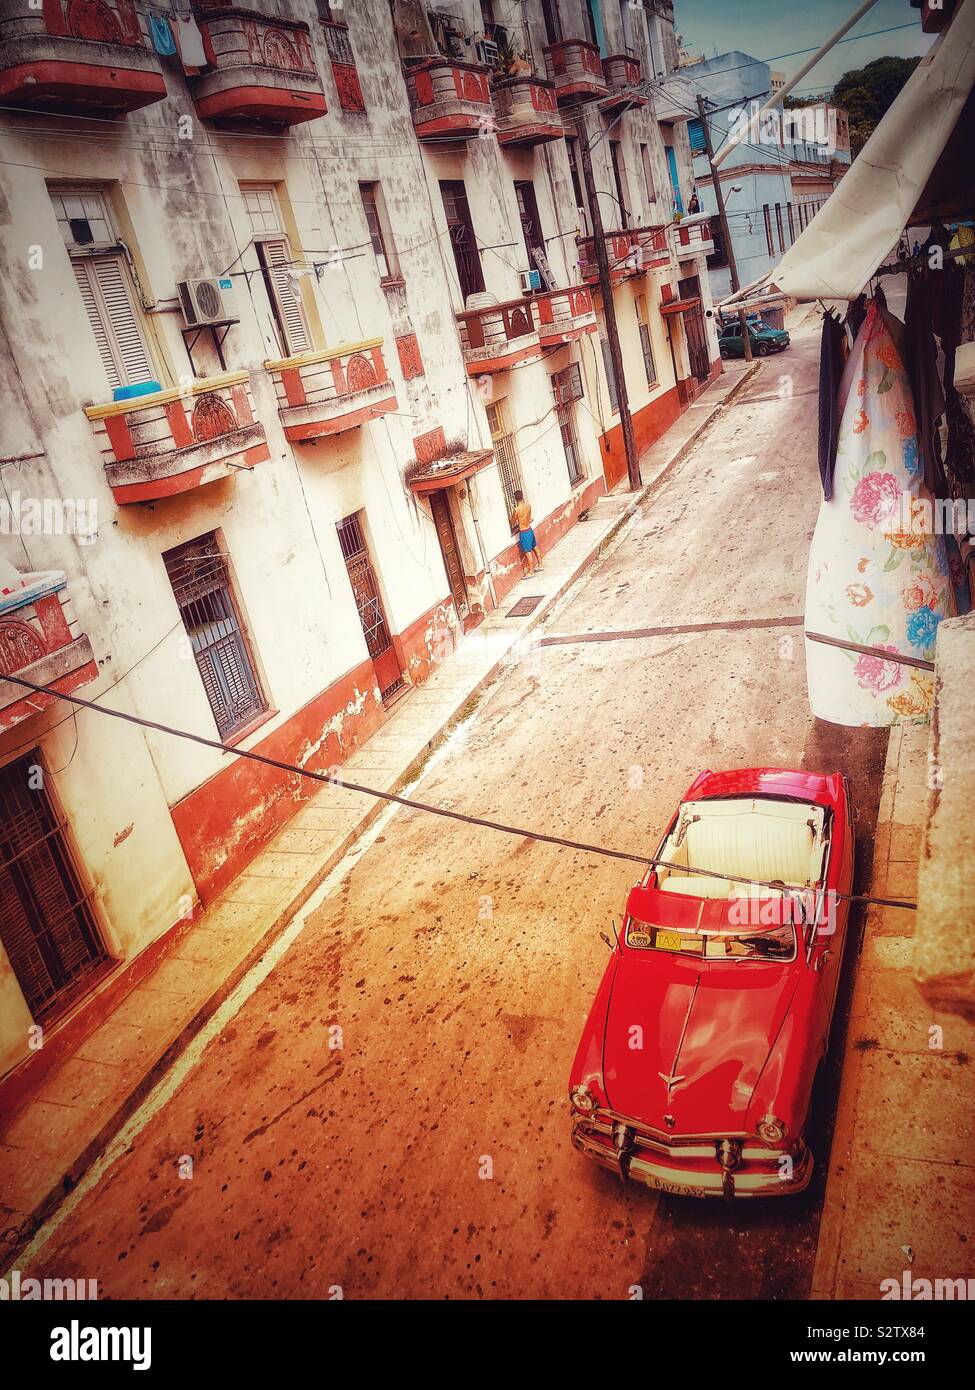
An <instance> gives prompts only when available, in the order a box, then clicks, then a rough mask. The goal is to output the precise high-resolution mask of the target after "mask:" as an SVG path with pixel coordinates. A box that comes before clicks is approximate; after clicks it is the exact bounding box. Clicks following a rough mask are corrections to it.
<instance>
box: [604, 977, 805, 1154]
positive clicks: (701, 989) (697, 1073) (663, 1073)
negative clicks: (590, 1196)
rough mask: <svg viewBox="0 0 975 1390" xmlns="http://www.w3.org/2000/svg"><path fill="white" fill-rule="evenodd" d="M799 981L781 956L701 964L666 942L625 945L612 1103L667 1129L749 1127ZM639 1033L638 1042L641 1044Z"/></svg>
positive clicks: (609, 1031) (617, 994) (610, 1044)
mask: <svg viewBox="0 0 975 1390" xmlns="http://www.w3.org/2000/svg"><path fill="white" fill-rule="evenodd" d="M797 984H798V976H797V975H796V973H795V971H794V970H793V969H791V968H790V966H789V965H788V964H783V963H780V962H769V963H768V964H766V963H764V962H758V961H743V962H742V963H741V964H738V965H725V964H723V963H714V964H700V963H695V962H692V961H689V960H687V959H686V958H685V959H680V958H679V957H676V956H672V955H670V954H668V953H667V952H664V951H652V952H651V951H648V952H646V953H645V954H641V955H640V956H639V957H637V956H635V955H633V954H630V953H626V954H625V955H624V956H623V958H622V959H621V960H620V962H619V965H618V968H617V971H616V978H615V981H614V983H613V992H612V995H611V996H610V1001H609V1009H608V1012H607V1016H606V1032H605V1038H604V1047H603V1076H604V1081H605V1087H606V1096H607V1099H608V1101H609V1104H610V1107H611V1108H612V1109H613V1110H615V1111H616V1112H617V1113H619V1114H621V1115H625V1116H627V1117H628V1118H629V1119H632V1120H636V1121H639V1122H641V1123H643V1124H645V1125H649V1126H651V1127H652V1128H653V1129H657V1130H661V1131H662V1132H663V1133H665V1134H673V1135H681V1134H716V1135H722V1134H734V1133H736V1132H737V1133H740V1132H743V1131H745V1130H746V1129H747V1128H748V1126H747V1124H746V1118H745V1117H746V1113H747V1110H748V1105H749V1102H750V1100H751V1097H752V1092H753V1091H754V1089H755V1085H756V1083H757V1081H758V1078H759V1076H760V1075H761V1072H762V1069H763V1067H764V1066H765V1063H766V1061H767V1060H768V1056H769V1053H770V1051H771V1049H772V1045H773V1043H774V1042H775V1039H776V1037H777V1036H778V1033H779V1029H780V1028H781V1027H782V1023H783V1021H784V1019H785V1017H786V1014H787V1013H788V1010H789V1005H790V1004H791V1002H792V999H793V996H794V995H795V992H796V988H797ZM635 1028H639V1029H640V1030H641V1033H636V1032H635V1031H634V1029H635ZM641 1036H642V1048H640V1047H637V1046H636V1045H635V1043H636V1041H638V1040H640V1039H641ZM665 1116H670V1117H672V1120H673V1123H672V1124H669V1123H668V1122H667V1120H666V1119H665V1118H664V1117H665Z"/></svg>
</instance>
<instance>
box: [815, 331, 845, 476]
mask: <svg viewBox="0 0 975 1390" xmlns="http://www.w3.org/2000/svg"><path fill="white" fill-rule="evenodd" d="M845 344H846V334H845V332H844V330H843V325H842V324H841V323H840V321H839V319H837V318H834V317H833V314H832V312H831V311H830V310H827V312H826V313H825V314H824V315H823V339H822V344H821V348H820V353H819V476H820V478H821V479H822V482H823V496H824V497H825V498H826V501H827V502H828V501H829V500H830V498H831V497H832V496H833V468H834V466H835V464H836V443H837V437H838V435H839V430H840V410H839V405H838V399H837V398H838V396H839V391H840V378H841V377H842V375H843V367H844V364H845V362H846V353H845V352H844V347H845Z"/></svg>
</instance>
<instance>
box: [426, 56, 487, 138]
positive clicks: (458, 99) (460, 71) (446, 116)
mask: <svg viewBox="0 0 975 1390" xmlns="http://www.w3.org/2000/svg"><path fill="white" fill-rule="evenodd" d="M404 75H405V78H406V90H407V92H408V94H409V98H410V110H411V111H412V112H413V129H414V131H415V133H416V138H417V139H418V140H421V141H425V140H432V141H435V142H440V141H443V140H469V139H471V137H472V136H475V135H478V134H480V132H481V131H484V130H486V131H488V132H491V131H493V130H494V106H493V104H492V102H491V89H490V86H489V83H488V75H489V70H488V69H487V68H486V67H483V66H481V65H480V64H478V63H461V62H457V61H455V60H454V59H453V58H425V59H423V60H422V61H421V62H420V63H417V64H414V65H412V66H410V67H408V68H407V69H406V70H405V73H404Z"/></svg>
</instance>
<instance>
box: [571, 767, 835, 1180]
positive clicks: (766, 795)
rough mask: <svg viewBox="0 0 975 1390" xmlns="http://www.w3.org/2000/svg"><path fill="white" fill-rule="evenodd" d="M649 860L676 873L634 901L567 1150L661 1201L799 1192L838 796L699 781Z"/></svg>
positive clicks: (596, 1006) (748, 781)
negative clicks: (665, 1195)
mask: <svg viewBox="0 0 975 1390" xmlns="http://www.w3.org/2000/svg"><path fill="white" fill-rule="evenodd" d="M655 858H656V859H658V860H663V861H666V863H668V864H670V865H672V866H673V867H671V868H664V867H662V866H661V867H658V868H652V869H651V870H650V871H649V872H648V873H647V874H646V875H645V877H644V878H643V880H642V881H641V882H640V883H639V884H638V885H637V886H636V887H635V888H633V889H632V890H631V892H630V895H629V899H628V901H627V905H626V915H625V918H624V922H623V931H622V934H621V936H620V937H618V938H617V940H616V942H610V943H609V944H610V945H611V947H612V957H611V959H610V962H609V965H608V966H607V968H606V973H605V975H604V976H603V980H602V983H601V985H600V986H599V990H598V992H597V994H596V998H595V1001H594V1003H593V1006H592V1011H591V1013H590V1015H589V1019H588V1021H587V1023H586V1027H585V1030H584V1032H583V1034H582V1039H581V1041H580V1043H579V1048H578V1051H577V1053H576V1059H575V1063H574V1065H573V1068H572V1075H571V1077H570V1082H569V1101H570V1105H571V1109H572V1142H573V1144H574V1145H575V1146H576V1148H577V1149H580V1150H581V1151H582V1152H583V1153H585V1154H588V1155H589V1156H590V1157H591V1158H595V1159H597V1160H598V1161H599V1162H600V1163H603V1164H605V1165H606V1166H607V1167H608V1168H612V1169H613V1170H614V1171H616V1172H618V1173H619V1174H620V1175H621V1176H622V1177H623V1178H631V1179H634V1180H636V1181H639V1182H642V1183H645V1184H646V1185H647V1186H648V1187H652V1188H656V1189H658V1190H660V1191H663V1192H671V1193H676V1194H679V1195H686V1196H695V1197H709V1196H717V1197H721V1196H725V1197H772V1196H778V1195H782V1194H786V1193H790V1192H799V1191H801V1190H802V1189H803V1188H804V1187H805V1186H806V1185H807V1184H808V1182H809V1179H810V1177H811V1175H812V1167H813V1156H812V1153H811V1152H810V1150H809V1149H808V1148H807V1146H806V1140H805V1128H806V1122H807V1119H808V1114H809V1107H810V1096H811V1092H812V1086H813V1080H814V1077H815V1075H816V1070H817V1066H818V1064H819V1062H820V1060H821V1059H822V1057H823V1055H824V1054H825V1051H826V1046H827V1041H828V1036H829V1028H830V1021H831V1018H832V1014H833V1006H834V1004H835V1001H836V988H837V982H838V977H839V968H840V961H841V958H842V953H843V942H844V939H845V934H846V923H847V915H848V903H847V902H846V900H845V899H843V898H839V899H838V898H837V897H836V894H837V893H849V892H850V887H851V883H852V878H853V827H852V818H851V814H850V801H849V792H848V789H847V785H846V781H845V779H844V778H843V777H842V776H840V775H839V774H838V773H836V774H832V775H830V776H819V775H816V774H812V773H808V772H789V771H784V770H776V769H765V768H761V769H758V768H752V769H743V770H738V771H733V772H702V773H701V774H700V775H699V776H698V777H697V779H696V780H695V781H694V783H693V785H692V786H691V787H690V789H689V791H688V792H687V795H686V796H685V797H684V799H683V801H682V802H681V803H680V806H679V807H678V809H677V814H676V815H675V816H674V818H673V820H672V822H671V824H670V827H669V828H668V830H667V833H666V835H665V836H664V838H663V841H662V843H661V845H660V848H659V850H658V851H657V854H656V856H655ZM695 871H697V872H695ZM701 871H704V872H701ZM606 939H607V940H608V938H606Z"/></svg>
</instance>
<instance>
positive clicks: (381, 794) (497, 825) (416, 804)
mask: <svg viewBox="0 0 975 1390" xmlns="http://www.w3.org/2000/svg"><path fill="white" fill-rule="evenodd" d="M4 679H5V680H8V681H12V682H13V683H14V684H15V685H20V686H23V687H24V688H25V689H27V690H32V691H34V692H35V693H36V694H41V695H53V696H54V698H55V699H58V700H65V701H67V702H68V703H69V704H71V705H74V706H75V707H76V708H78V709H87V710H92V711H94V712H95V713H97V714H107V715H108V716H109V717H110V718H113V719H122V720H124V721H125V722H126V723H127V724H135V725H137V726H138V727H139V728H143V729H151V730H152V731H153V732H154V733H159V734H169V735H170V736H171V737H173V738H182V739H186V740H187V741H188V742H190V743H196V744H198V745H199V746H200V747H202V748H212V749H214V750H216V752H218V753H222V754H229V755H230V756H231V757H234V758H244V759H245V760H246V761H248V762H255V763H260V764H261V765H262V766H263V767H273V768H274V769H275V770H276V771H278V772H287V773H289V774H291V775H293V776H297V777H304V778H306V779H307V780H308V781H311V782H318V783H322V784H324V785H328V786H333V787H341V788H344V790H345V791H351V792H359V793H360V794H361V795H363V796H371V797H375V798H376V799H377V800H378V801H385V802H388V803H390V804H392V805H396V806H405V807H407V808H408V809H409V810H411V811H425V812H427V814H429V815H433V816H441V817H443V818H444V819H445V820H453V821H459V822H460V823H461V824H462V825H476V826H478V827H480V828H481V829H482V830H496V831H498V832H499V833H500V834H502V835H513V836H515V837H517V838H518V839H521V840H533V841H535V842H537V843H538V844H546V845H556V846H557V847H558V848H560V849H572V850H579V851H580V852H581V853H583V854H596V855H600V856H602V857H603V858H604V859H621V860H625V861H626V862H628V863H631V864H644V865H646V866H647V867H648V868H654V869H674V870H677V871H679V872H680V873H681V874H695V875H700V876H701V877H702V878H715V877H718V878H725V879H727V880H728V881H729V882H730V883H743V884H748V885H749V886H755V887H759V888H776V889H783V888H786V889H787V888H788V885H784V884H783V883H782V882H781V881H776V880H772V879H759V878H747V877H745V876H744V875H742V874H730V873H724V872H723V871H722V872H721V873H720V874H719V873H717V871H716V870H714V869H702V868H692V867H691V866H690V865H688V864H674V863H671V862H670V861H669V860H666V859H657V858H654V857H653V856H652V855H647V854H633V853H631V852H630V851H629V850H622V849H610V847H609V846H608V845H595V844H591V843H590V842H589V841H586V840H570V839H567V838H566V837H565V836H563V835H548V834H545V833H544V832H543V831H540V830H526V829H525V828H524V827H523V826H517V825H509V824H508V823H507V822H505V821H496V820H488V819H487V818H486V817H485V816H472V815H468V814H467V813H466V812H464V811H453V810H450V809H449V808H448V807H446V806H435V805H434V804H433V803H432V802H429V801H419V800H417V799H416V798H415V797H410V796H399V795H398V794H397V793H396V792H387V791H382V790H381V789H380V788H379V787H366V786H363V785H362V784H361V783H358V782H349V781H347V780H346V779H345V778H344V777H341V776H335V775H334V774H333V773H329V772H311V771H310V770H309V769H308V768H305V767H299V766H298V764H297V763H288V762H285V761H283V759H281V758H269V757H267V756H266V755H265V754H264V753H256V752H254V751H253V750H248V749H244V748H228V747H227V745H226V744H225V743H219V742H218V741H217V740H216V739H213V738H206V737H205V736H204V735H203V734H193V733H190V732H189V730H188V729H177V728H174V727H173V726H172V725H170V724H161V723H158V722H157V721H156V720H153V719H143V718H142V717H141V716H139V715H137V714H128V713H126V711H125V710H118V709H106V708H105V707H104V706H103V705H98V704H95V702H94V701H93V700H84V699H82V698H81V696H79V695H69V694H67V693H66V692H64V691H59V690H51V689H49V688H48V687H47V686H43V685H37V684H35V683H34V681H29V680H26V679H24V677H23V676H12V675H11V676H5V677H4ZM835 896H836V898H837V899H839V900H842V901H844V902H851V903H854V902H855V903H870V904H873V905H875V906H878V907H900V908H907V909H911V910H914V909H916V908H917V903H916V902H910V901H908V900H906V899H903V898H878V897H873V896H872V895H870V894H866V893H840V892H837V893H836V894H835Z"/></svg>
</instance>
